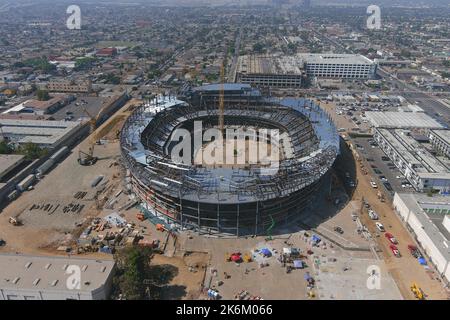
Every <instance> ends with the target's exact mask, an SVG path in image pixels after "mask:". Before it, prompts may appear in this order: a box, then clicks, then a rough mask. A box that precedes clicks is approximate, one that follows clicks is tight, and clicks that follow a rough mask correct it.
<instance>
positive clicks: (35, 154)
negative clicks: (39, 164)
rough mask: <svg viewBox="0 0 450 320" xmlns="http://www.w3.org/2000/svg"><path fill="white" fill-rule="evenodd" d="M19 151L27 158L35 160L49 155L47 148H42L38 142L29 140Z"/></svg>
mask: <svg viewBox="0 0 450 320" xmlns="http://www.w3.org/2000/svg"><path fill="white" fill-rule="evenodd" d="M17 151H18V153H20V154H23V155H24V156H25V159H27V160H35V159H39V158H42V157H44V156H46V155H47V153H48V151H47V149H42V148H40V147H39V146H38V145H37V144H35V143H32V142H27V143H25V144H23V145H21V146H20V147H19V149H18V150H17Z"/></svg>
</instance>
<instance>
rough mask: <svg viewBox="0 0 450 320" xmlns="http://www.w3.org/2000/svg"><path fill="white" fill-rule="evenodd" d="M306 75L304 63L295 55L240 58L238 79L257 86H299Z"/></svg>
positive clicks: (240, 81) (247, 56)
mask: <svg viewBox="0 0 450 320" xmlns="http://www.w3.org/2000/svg"><path fill="white" fill-rule="evenodd" d="M304 76H305V70H304V68H303V64H302V63H301V62H300V63H299V61H298V60H297V59H296V58H295V57H292V56H276V55H246V56H240V57H239V59H238V66H237V73H236V77H237V80H236V81H237V82H239V83H247V84H251V85H255V86H266V87H276V88H298V87H301V86H302V83H303V78H304Z"/></svg>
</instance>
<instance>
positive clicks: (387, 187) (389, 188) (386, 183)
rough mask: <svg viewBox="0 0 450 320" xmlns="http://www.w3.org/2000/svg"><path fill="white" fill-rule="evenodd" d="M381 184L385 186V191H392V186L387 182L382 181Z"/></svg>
mask: <svg viewBox="0 0 450 320" xmlns="http://www.w3.org/2000/svg"><path fill="white" fill-rule="evenodd" d="M383 185H384V186H385V187H386V190H387V191H394V189H392V186H391V184H390V183H389V182H385V183H383Z"/></svg>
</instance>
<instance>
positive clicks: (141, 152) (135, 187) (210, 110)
mask: <svg viewBox="0 0 450 320" xmlns="http://www.w3.org/2000/svg"><path fill="white" fill-rule="evenodd" d="M221 99H222V103H223V105H224V108H223V114H222V113H221V111H220V110H221V108H219V103H220V100H221ZM221 115H222V117H223V120H222V121H223V126H224V128H225V129H226V131H227V135H226V137H225V139H224V141H227V140H228V142H225V143H231V144H233V148H234V149H233V152H234V155H235V156H236V155H237V154H238V153H241V151H242V152H245V151H247V152H248V153H250V154H253V153H254V151H253V150H251V149H250V148H249V146H248V143H249V141H252V140H253V141H257V142H258V143H261V142H262V143H263V144H270V145H272V148H273V149H276V150H277V151H276V152H277V153H278V154H279V155H280V156H279V158H277V163H276V165H275V166H274V165H273V163H271V165H270V166H267V165H264V164H263V163H262V162H261V161H256V162H249V161H247V160H246V162H245V163H244V164H241V165H239V164H238V163H237V162H236V163H234V164H229V163H226V165H217V164H213V165H207V164H205V163H202V162H200V163H199V162H197V161H192V162H191V163H187V162H182V161H179V159H174V157H173V153H174V152H173V151H174V149H175V148H176V146H177V142H179V141H180V140H179V139H178V138H177V139H174V138H173V135H174V133H175V132H176V131H177V130H181V129H182V130H183V132H189V133H190V134H191V135H192V136H194V137H195V136H196V134H199V132H198V131H199V130H201V132H200V133H201V135H200V136H201V137H203V134H204V133H205V132H206V131H207V130H209V129H211V128H216V129H217V128H218V127H219V123H220V117H221ZM199 121H201V123H202V126H201V129H198V127H197V126H196V124H195V123H196V122H199ZM236 128H243V130H244V131H240V134H241V135H242V134H243V135H244V136H245V137H237V136H232V137H230V136H229V135H228V132H229V131H230V132H232V133H233V132H234V133H235V132H237V131H236V130H235V129H236ZM259 130H276V131H277V132H278V133H279V137H280V138H279V139H278V140H277V141H276V143H275V139H272V138H270V137H268V136H267V135H262V134H260V133H256V134H255V132H260V131H259ZM222 134H223V132H222ZM185 138H186V136H183V139H185ZM202 139H203V138H202ZM239 139H242V140H243V141H245V143H246V147H245V149H242V150H241V149H238V148H237V147H236V146H235V143H237V141H238V140H239ZM206 140H207V141H205V140H202V141H201V144H200V145H197V146H196V144H195V142H194V143H193V148H187V149H186V150H188V151H186V150H183V153H184V154H183V156H184V158H186V156H187V154H186V152H187V153H189V154H188V158H189V159H190V160H193V159H195V158H196V157H197V154H198V152H199V150H204V149H205V148H207V145H206V144H205V143H207V142H211V141H213V140H208V139H206ZM230 141H231V142H230ZM275 147H276V148H275ZM258 148H261V147H260V146H259V147H257V149H258ZM121 149H122V156H123V159H124V163H125V166H126V169H127V178H126V179H127V185H128V187H129V189H130V191H131V192H132V193H133V194H134V195H135V196H136V197H137V200H138V201H139V202H140V203H141V207H142V210H143V211H144V212H146V214H147V216H148V217H149V218H150V219H151V220H152V221H158V222H159V223H163V224H165V225H166V226H167V227H172V228H173V227H174V226H176V227H177V228H181V229H183V230H185V229H190V230H195V231H197V232H199V233H200V234H209V235H219V236H220V235H237V236H246V235H253V234H255V235H258V234H270V233H271V230H272V229H273V228H274V227H275V226H282V225H284V224H285V223H287V224H289V222H291V221H294V220H295V219H296V217H297V216H298V214H299V213H300V212H301V211H303V210H304V209H305V208H307V207H308V206H309V205H310V204H311V201H312V200H313V199H314V196H315V194H316V191H317V190H318V188H319V187H320V186H321V183H322V182H323V181H324V179H323V178H324V176H326V175H327V173H328V172H329V170H330V168H331V166H332V165H333V163H334V161H335V159H336V157H337V155H338V153H339V136H338V133H337V130H336V128H335V126H334V124H333V122H332V121H331V119H330V117H329V115H328V114H326V113H325V112H324V111H323V110H322V109H321V108H320V107H319V106H318V105H316V104H314V103H313V102H312V101H310V100H306V99H294V98H286V99H278V98H272V97H264V96H262V95H261V93H260V92H259V91H258V90H257V89H254V88H252V87H250V86H249V85H244V84H225V85H208V86H203V87H198V88H189V89H187V90H185V91H184V92H183V93H182V94H180V96H179V97H178V98H174V97H170V96H158V97H157V98H155V99H153V100H152V101H150V102H149V103H146V104H144V105H142V106H141V107H139V108H137V109H136V110H135V111H134V113H133V114H132V115H131V116H130V117H129V118H128V119H127V121H126V123H125V125H124V127H123V129H122V132H121ZM257 149H255V150H257ZM191 150H192V151H191ZM272 151H273V150H272ZM234 160H236V158H235V157H233V161H234Z"/></svg>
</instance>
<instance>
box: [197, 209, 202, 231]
mask: <svg viewBox="0 0 450 320" xmlns="http://www.w3.org/2000/svg"><path fill="white" fill-rule="evenodd" d="M197 221H198V222H197V224H198V226H197V229H198V234H200V223H201V219H200V202H197Z"/></svg>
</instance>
